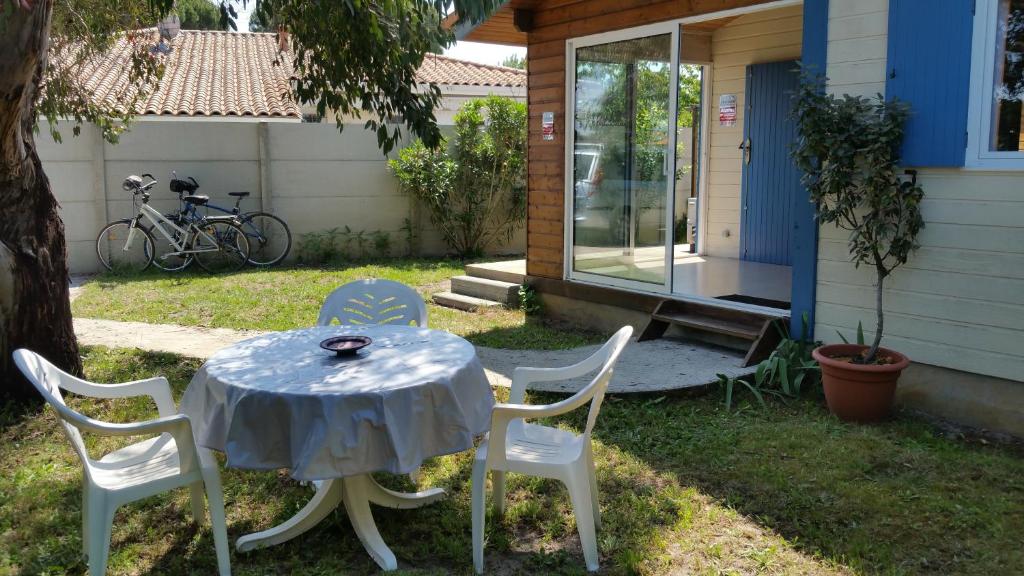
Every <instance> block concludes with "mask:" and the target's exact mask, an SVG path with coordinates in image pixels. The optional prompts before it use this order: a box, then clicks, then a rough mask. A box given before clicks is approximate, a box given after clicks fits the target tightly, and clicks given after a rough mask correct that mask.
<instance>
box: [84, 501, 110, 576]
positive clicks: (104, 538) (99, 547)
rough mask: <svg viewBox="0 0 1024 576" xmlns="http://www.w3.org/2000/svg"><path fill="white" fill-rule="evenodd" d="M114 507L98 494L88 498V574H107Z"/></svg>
mask: <svg viewBox="0 0 1024 576" xmlns="http://www.w3.org/2000/svg"><path fill="white" fill-rule="evenodd" d="M115 511H116V507H114V506H112V505H111V504H110V503H109V502H107V499H106V498H102V497H100V495H99V494H91V495H90V496H89V512H88V518H89V525H88V527H87V528H86V531H87V532H88V536H87V537H86V539H87V540H88V542H89V551H88V552H87V555H88V557H89V574H90V576H104V575H105V574H106V573H107V557H108V556H109V554H110V532H111V530H112V528H113V526H114V512H115Z"/></svg>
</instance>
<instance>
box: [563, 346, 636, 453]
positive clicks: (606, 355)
mask: <svg viewBox="0 0 1024 576" xmlns="http://www.w3.org/2000/svg"><path fill="white" fill-rule="evenodd" d="M632 335H633V327H632V326H623V327H622V328H619V331H618V332H616V333H615V334H613V335H612V337H611V338H609V339H608V341H607V342H605V344H604V346H601V348H600V349H599V350H598V351H597V352H594V354H592V355H591V356H590V358H588V359H587V360H584V362H587V363H589V362H590V361H594V362H595V363H599V364H600V367H601V368H600V370H598V372H597V375H595V376H594V379H593V380H591V381H590V384H587V385H586V386H584V387H583V389H582V390H580V391H579V392H577V393H576V394H575V395H574V396H573V398H570V401H571V400H573V399H578V400H580V401H583V402H585V401H586V399H587V398H588V397H589V398H590V412H589V413H588V414H587V427H586V429H585V430H584V432H583V433H584V434H586V435H589V434H590V431H591V430H593V429H594V424H595V423H596V422H597V414H598V412H600V411H601V402H603V401H604V393H605V391H607V390H608V384H609V383H610V382H611V381H612V374H614V372H615V364H616V363H617V362H618V361H619V356H621V355H622V350H623V349H625V347H626V344H628V343H629V337H630V336H632ZM581 364H582V363H581Z"/></svg>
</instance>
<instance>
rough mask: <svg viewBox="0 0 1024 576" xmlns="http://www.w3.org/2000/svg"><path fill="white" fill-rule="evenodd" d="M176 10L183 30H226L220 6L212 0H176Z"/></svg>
mask: <svg viewBox="0 0 1024 576" xmlns="http://www.w3.org/2000/svg"><path fill="white" fill-rule="evenodd" d="M174 11H175V12H177V13H178V18H179V19H180V20H181V29H182V30H225V29H226V28H224V27H223V25H222V23H221V17H220V8H218V5H217V4H214V3H213V2H211V1H210V0H175V2H174Z"/></svg>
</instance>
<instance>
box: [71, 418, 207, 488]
mask: <svg viewBox="0 0 1024 576" xmlns="http://www.w3.org/2000/svg"><path fill="white" fill-rule="evenodd" d="M71 414H73V415H74V416H73V417H72V418H68V415H67V414H64V415H62V416H63V417H64V418H65V419H68V420H71V421H72V423H73V424H74V425H75V426H76V427H77V428H79V429H80V430H87V431H89V432H93V433H95V434H99V435H100V436H148V435H155V434H170V435H171V437H172V438H174V444H175V445H176V446H177V448H178V459H179V466H180V467H181V472H182V473H183V474H187V473H188V472H191V471H192V470H193V469H195V468H196V466H198V465H199V463H200V460H199V453H198V452H197V447H196V441H195V438H194V436H193V435H192V422H191V421H190V420H189V418H188V416H186V415H185V414H174V415H172V416H161V417H159V418H154V419H152V420H143V421H142V422H129V423H127V424H120V423H114V422H104V421H102V420H96V419H95V418H89V417H88V416H84V415H82V414H78V413H77V412H71Z"/></svg>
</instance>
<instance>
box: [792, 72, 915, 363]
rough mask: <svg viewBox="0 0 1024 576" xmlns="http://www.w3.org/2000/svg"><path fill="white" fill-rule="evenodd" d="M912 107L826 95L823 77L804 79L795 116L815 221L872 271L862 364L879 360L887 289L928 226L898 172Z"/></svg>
mask: <svg viewBox="0 0 1024 576" xmlns="http://www.w3.org/2000/svg"><path fill="white" fill-rule="evenodd" d="M909 114H910V108H909V106H908V105H907V104H906V103H904V102H897V101H894V100H891V101H886V100H885V99H884V98H883V97H882V96H881V95H879V96H877V97H875V98H863V97H861V96H850V95H845V96H843V97H836V96H833V95H831V94H827V93H826V92H825V90H824V78H821V77H816V76H811V75H808V74H806V73H805V74H804V76H803V81H802V82H801V85H800V91H799V93H798V94H797V96H796V105H795V106H794V108H793V118H795V119H796V121H797V130H798V136H799V138H798V139H797V142H796V144H795V146H794V147H793V150H792V151H791V156H792V158H793V160H794V162H795V163H796V166H797V168H799V169H800V171H801V172H803V176H802V177H801V183H802V184H803V185H804V187H806V188H807V190H808V192H809V193H810V197H811V201H812V202H814V203H815V205H816V207H817V213H818V222H820V223H822V224H834V225H836V226H838V227H839V228H841V229H844V230H846V231H848V232H849V233H850V236H849V240H848V242H847V247H848V249H849V253H850V260H851V261H852V262H853V264H854V266H857V267H859V266H861V265H862V264H863V265H865V266H871V267H873V268H874V270H875V277H876V280H877V281H876V284H875V313H876V316H877V319H876V323H875V337H874V341H873V342H872V344H871V347H870V348H869V349H868V350H867V351H866V352H865V354H864V357H863V358H861V359H858V361H859V362H861V363H865V364H870V363H872V362H874V361H875V356H876V354H877V352H878V346H879V345H880V344H881V341H882V329H883V326H884V315H883V309H882V294H883V284H884V282H885V279H886V278H888V277H889V275H891V274H892V272H893V271H894V270H896V268H898V267H900V266H902V265H903V264H906V262H907V260H908V259H909V258H910V255H911V254H912V253H913V252H914V250H916V249H917V247H918V242H917V235H918V233H919V232H920V231H921V229H923V228H924V218H923V217H922V215H921V200H922V198H923V197H924V191H923V190H922V189H921V186H919V185H918V184H917V179H916V177H911V178H909V179H908V178H906V177H905V176H904V175H903V174H902V173H901V167H900V146H901V144H902V143H903V135H904V129H905V126H906V121H907V117H908V116H909Z"/></svg>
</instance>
